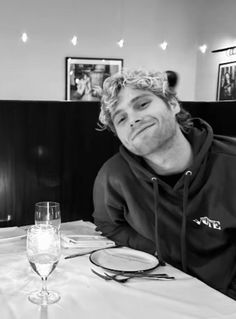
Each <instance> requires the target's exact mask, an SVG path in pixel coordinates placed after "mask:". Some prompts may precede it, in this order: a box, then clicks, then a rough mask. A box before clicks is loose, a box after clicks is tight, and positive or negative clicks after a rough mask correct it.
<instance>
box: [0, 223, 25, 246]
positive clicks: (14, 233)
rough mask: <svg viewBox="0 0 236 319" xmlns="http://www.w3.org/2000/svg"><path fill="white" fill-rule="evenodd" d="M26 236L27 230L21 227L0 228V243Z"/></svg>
mask: <svg viewBox="0 0 236 319" xmlns="http://www.w3.org/2000/svg"><path fill="white" fill-rule="evenodd" d="M23 237H26V231H25V230H24V229H21V228H19V227H5V228H0V243H1V242H3V241H8V240H12V239H17V238H23Z"/></svg>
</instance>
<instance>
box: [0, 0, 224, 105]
mask: <svg viewBox="0 0 236 319" xmlns="http://www.w3.org/2000/svg"><path fill="white" fill-rule="evenodd" d="M217 2H219V4H220V1H217ZM203 3H205V1H203V0H197V1H196V0H195V1H194V0H145V1H143V0H40V1H38V0H21V1H19V0H8V1H1V2H0V40H1V44H0V49H1V50H0V57H1V59H0V70H1V72H0V99H28V100H63V99H64V98H65V57H66V56H73V57H108V58H109V57H112V58H123V59H124V65H125V67H131V68H133V67H146V68H152V69H153V68H157V69H159V70H162V71H164V70H166V69H173V70H176V71H177V72H178V73H179V74H180V75H181V77H180V82H179V97H180V98H181V99H185V100H192V99H194V98H195V80H196V79H197V80H198V78H199V76H201V74H202V73H204V71H202V70H203V69H204V63H201V61H198V63H200V64H201V70H200V71H199V72H198V75H197V76H196V62H197V54H196V51H197V47H198V45H199V43H198V28H197V25H198V23H199V21H200V15H201V14H202V5H203ZM224 3H225V1H224ZM22 32H27V33H28V35H29V41H28V42H27V43H26V44H24V43H22V41H21V40H20V36H21V33H22ZM74 34H76V35H77V36H78V37H79V44H78V46H76V47H74V46H73V45H72V44H71V42H70V39H71V38H72V36H73V35H74ZM121 37H124V38H125V41H126V43H125V46H124V47H123V48H119V47H118V46H117V44H116V42H117V41H118V40H119V39H120V38H121ZM165 39H167V40H168V42H169V43H170V44H169V47H168V50H166V51H162V50H161V49H160V47H159V43H160V42H162V41H163V40H165ZM212 77H214V76H213V74H212ZM199 85H200V84H198V86H199ZM202 96H204V97H205V95H202Z"/></svg>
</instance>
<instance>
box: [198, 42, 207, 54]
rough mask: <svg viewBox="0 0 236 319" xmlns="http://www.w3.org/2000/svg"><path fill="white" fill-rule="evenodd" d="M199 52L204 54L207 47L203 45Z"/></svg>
mask: <svg viewBox="0 0 236 319" xmlns="http://www.w3.org/2000/svg"><path fill="white" fill-rule="evenodd" d="M199 50H200V51H201V52H202V53H206V50H207V45H206V44H203V45H201V46H200V47H199Z"/></svg>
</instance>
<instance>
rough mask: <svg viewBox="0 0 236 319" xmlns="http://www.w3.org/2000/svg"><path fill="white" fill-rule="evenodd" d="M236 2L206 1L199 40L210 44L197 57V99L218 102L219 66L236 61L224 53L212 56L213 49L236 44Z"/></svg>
mask: <svg viewBox="0 0 236 319" xmlns="http://www.w3.org/2000/svg"><path fill="white" fill-rule="evenodd" d="M235 12H236V1H235V0H225V1H221V0H207V1H205V4H204V11H203V15H202V17H201V23H199V26H198V32H199V34H198V37H199V38H201V39H202V42H203V43H207V44H208V48H209V49H208V51H207V53H206V54H205V55H202V54H200V53H198V55H197V72H196V100H198V101H199V100H202V101H214V100H216V91H217V77H218V65H219V63H224V62H230V61H236V56H231V57H228V56H227V55H226V53H225V52H220V53H211V51H212V50H216V49H220V48H224V47H228V46H233V45H236V32H235Z"/></svg>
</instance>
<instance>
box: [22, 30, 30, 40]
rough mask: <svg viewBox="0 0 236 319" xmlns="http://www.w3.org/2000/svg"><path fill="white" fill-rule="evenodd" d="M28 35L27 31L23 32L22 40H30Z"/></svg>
mask: <svg viewBox="0 0 236 319" xmlns="http://www.w3.org/2000/svg"><path fill="white" fill-rule="evenodd" d="M28 39H29V38H28V35H27V33H25V32H23V33H22V35H21V40H22V42H24V43H25V42H27V41H28Z"/></svg>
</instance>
